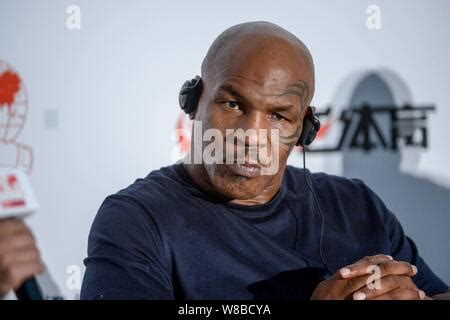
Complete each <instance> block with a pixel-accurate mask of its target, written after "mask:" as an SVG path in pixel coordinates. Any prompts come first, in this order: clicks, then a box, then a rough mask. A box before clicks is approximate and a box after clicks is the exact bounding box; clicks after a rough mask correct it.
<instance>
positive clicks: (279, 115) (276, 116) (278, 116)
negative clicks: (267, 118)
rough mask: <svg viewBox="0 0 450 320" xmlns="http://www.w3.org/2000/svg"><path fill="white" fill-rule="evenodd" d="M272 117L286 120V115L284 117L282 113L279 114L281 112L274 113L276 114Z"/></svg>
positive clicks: (277, 119)
mask: <svg viewBox="0 0 450 320" xmlns="http://www.w3.org/2000/svg"><path fill="white" fill-rule="evenodd" d="M272 118H273V119H274V120H276V121H281V120H284V119H286V118H285V117H283V116H282V115H281V114H279V113H274V114H272Z"/></svg>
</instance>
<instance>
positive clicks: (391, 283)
mask: <svg viewBox="0 0 450 320" xmlns="http://www.w3.org/2000/svg"><path fill="white" fill-rule="evenodd" d="M398 288H403V289H411V290H417V287H416V285H415V284H414V283H413V282H412V280H411V278H410V277H408V276H397V275H388V276H386V277H384V278H380V279H376V280H375V281H373V282H371V283H368V284H367V285H366V286H364V287H363V288H361V289H359V290H358V291H356V292H355V293H353V295H352V298H353V300H371V299H373V298H375V297H378V296H382V295H384V294H386V293H388V292H390V291H392V290H395V289H398Z"/></svg>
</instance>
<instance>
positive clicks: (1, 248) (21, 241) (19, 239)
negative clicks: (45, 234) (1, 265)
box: [0, 234, 36, 254]
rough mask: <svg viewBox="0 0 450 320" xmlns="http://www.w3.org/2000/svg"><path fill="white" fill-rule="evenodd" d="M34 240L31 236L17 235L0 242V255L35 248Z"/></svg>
mask: <svg viewBox="0 0 450 320" xmlns="http://www.w3.org/2000/svg"><path fill="white" fill-rule="evenodd" d="M35 247H36V243H35V239H34V238H33V237H32V236H31V234H18V235H14V236H10V237H9V238H8V239H5V238H4V239H3V240H0V254H8V253H12V252H15V251H17V250H21V249H27V248H35Z"/></svg>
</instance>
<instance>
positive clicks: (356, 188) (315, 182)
mask: <svg viewBox="0 0 450 320" xmlns="http://www.w3.org/2000/svg"><path fill="white" fill-rule="evenodd" d="M305 178H306V180H307V181H308V183H309V184H310V186H311V188H312V189H313V190H314V191H317V192H320V191H328V192H329V191H333V193H351V194H355V192H356V193H361V195H363V194H364V195H367V194H366V193H367V186H366V185H365V183H364V182H363V181H362V180H361V179H357V178H347V177H343V176H337V175H333V174H329V173H325V172H314V173H313V172H311V171H310V170H308V169H303V168H298V167H294V166H287V168H286V179H287V182H288V184H289V185H294V186H300V185H301V186H304V185H305Z"/></svg>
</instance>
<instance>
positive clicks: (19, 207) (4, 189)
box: [0, 169, 39, 219]
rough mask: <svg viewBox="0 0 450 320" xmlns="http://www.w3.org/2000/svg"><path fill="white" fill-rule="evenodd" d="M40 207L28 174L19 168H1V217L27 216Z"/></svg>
mask: <svg viewBox="0 0 450 320" xmlns="http://www.w3.org/2000/svg"><path fill="white" fill-rule="evenodd" d="M38 207H39V206H38V203H37V201H36V196H35V195H34V192H33V188H32V187H31V183H30V180H29V179H28V176H27V174H26V173H25V172H23V171H22V170H19V169H0V219H4V218H11V217H19V218H22V217H26V216H28V215H29V214H31V213H33V212H34V211H36V210H37V209H38Z"/></svg>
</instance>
